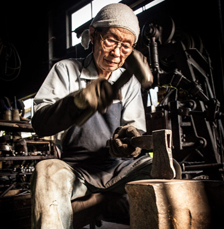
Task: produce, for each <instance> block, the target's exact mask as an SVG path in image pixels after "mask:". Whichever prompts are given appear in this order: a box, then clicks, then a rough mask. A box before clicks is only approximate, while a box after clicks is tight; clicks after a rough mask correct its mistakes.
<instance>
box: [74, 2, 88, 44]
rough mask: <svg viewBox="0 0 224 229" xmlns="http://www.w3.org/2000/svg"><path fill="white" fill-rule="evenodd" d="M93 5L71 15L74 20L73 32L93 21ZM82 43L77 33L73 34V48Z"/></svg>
mask: <svg viewBox="0 0 224 229" xmlns="http://www.w3.org/2000/svg"><path fill="white" fill-rule="evenodd" d="M91 18H92V17H91V3H89V4H88V5H86V6H84V7H83V8H81V9H80V10H78V11H76V12H75V13H73V14H72V15H71V20H72V31H73V30H75V29H76V28H78V27H79V26H81V25H83V24H84V23H86V22H87V21H89V20H90V19H91ZM78 43H80V38H79V39H78V38H77V37H76V33H74V32H73V33H72V46H73V45H76V44H78Z"/></svg>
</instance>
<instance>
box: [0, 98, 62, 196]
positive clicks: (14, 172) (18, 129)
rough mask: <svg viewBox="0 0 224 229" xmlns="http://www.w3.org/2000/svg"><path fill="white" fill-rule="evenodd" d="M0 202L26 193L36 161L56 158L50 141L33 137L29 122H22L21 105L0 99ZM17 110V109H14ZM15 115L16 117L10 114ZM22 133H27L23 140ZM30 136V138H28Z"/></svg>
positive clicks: (23, 119)
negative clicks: (8, 197)
mask: <svg viewBox="0 0 224 229" xmlns="http://www.w3.org/2000/svg"><path fill="white" fill-rule="evenodd" d="M0 102H1V103H0V104H1V107H0V108H1V109H0V199H1V198H5V197H6V196H7V195H9V194H10V191H12V192H11V195H12V194H13V195H21V194H27V193H30V178H31V175H32V173H33V171H34V169H35V165H36V163H37V162H38V161H40V160H45V159H50V158H57V157H58V154H57V152H58V151H57V149H56V147H55V145H54V143H53V140H51V139H43V138H39V137H37V136H36V135H35V134H34V130H33V128H32V126H31V124H30V119H26V118H23V115H24V113H25V112H24V105H22V102H20V103H19V102H18V101H15V102H14V104H15V103H16V104H17V105H16V106H15V105H14V104H13V103H11V102H10V100H9V99H8V98H7V97H3V98H1V99H0ZM15 108H17V109H15ZM15 111H18V114H19V115H18V117H15V116H14V115H13V114H14V113H15ZM22 133H27V134H28V136H27V137H24V136H23V135H22ZM32 133H33V134H32Z"/></svg>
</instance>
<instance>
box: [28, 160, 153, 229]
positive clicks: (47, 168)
mask: <svg viewBox="0 0 224 229" xmlns="http://www.w3.org/2000/svg"><path fill="white" fill-rule="evenodd" d="M150 170H151V164H149V165H147V166H145V167H144V168H142V169H141V170H140V171H138V173H133V174H132V175H130V176H128V177H127V179H124V180H120V181H119V182H117V183H116V184H115V185H113V186H112V189H111V188H110V191H112V192H115V193H120V194H122V193H125V189H124V187H125V184H126V183H127V182H129V181H134V180H142V179H149V178H150ZM105 191H106V190H105ZM90 193H91V192H90V191H89V190H88V188H87V187H86V185H85V184H84V181H83V180H82V179H80V178H79V177H78V176H77V175H76V174H75V173H74V170H73V169H72V167H70V166H69V165H68V164H67V163H65V162H63V161H62V160H59V159H49V160H43V161H40V162H39V163H38V164H37V165H36V169H35V172H34V173H33V175H32V179H31V201H32V216H31V218H32V219H31V220H32V223H31V224H32V227H31V228H32V229H39V228H41V229H72V228H73V210H72V204H71V201H72V200H75V199H76V198H79V197H83V196H86V195H89V194H90Z"/></svg>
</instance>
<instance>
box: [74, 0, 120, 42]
mask: <svg viewBox="0 0 224 229" xmlns="http://www.w3.org/2000/svg"><path fill="white" fill-rule="evenodd" d="M118 2H120V0H107V1H104V0H93V1H92V2H91V3H89V4H87V5H86V6H84V7H82V8H81V9H79V10H78V11H76V12H74V13H72V14H71V31H72V32H71V36H72V39H71V45H72V46H74V45H76V44H78V43H80V42H81V40H80V38H77V36H76V33H75V32H74V30H75V29H76V28H78V27H79V26H81V25H83V24H85V23H86V22H88V21H89V20H91V19H92V18H94V17H95V16H96V14H97V13H98V12H99V10H100V9H101V8H103V7H104V6H106V5H108V4H110V3H118Z"/></svg>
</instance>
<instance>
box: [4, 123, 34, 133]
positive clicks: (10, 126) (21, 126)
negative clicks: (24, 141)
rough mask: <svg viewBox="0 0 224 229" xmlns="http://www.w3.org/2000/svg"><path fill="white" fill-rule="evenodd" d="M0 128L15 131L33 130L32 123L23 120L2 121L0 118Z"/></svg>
mask: <svg viewBox="0 0 224 229" xmlns="http://www.w3.org/2000/svg"><path fill="white" fill-rule="evenodd" d="M0 130H5V131H16V132H34V129H33V127H32V125H31V124H30V123H28V122H25V121H18V122H15V121H4V120H0Z"/></svg>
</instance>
